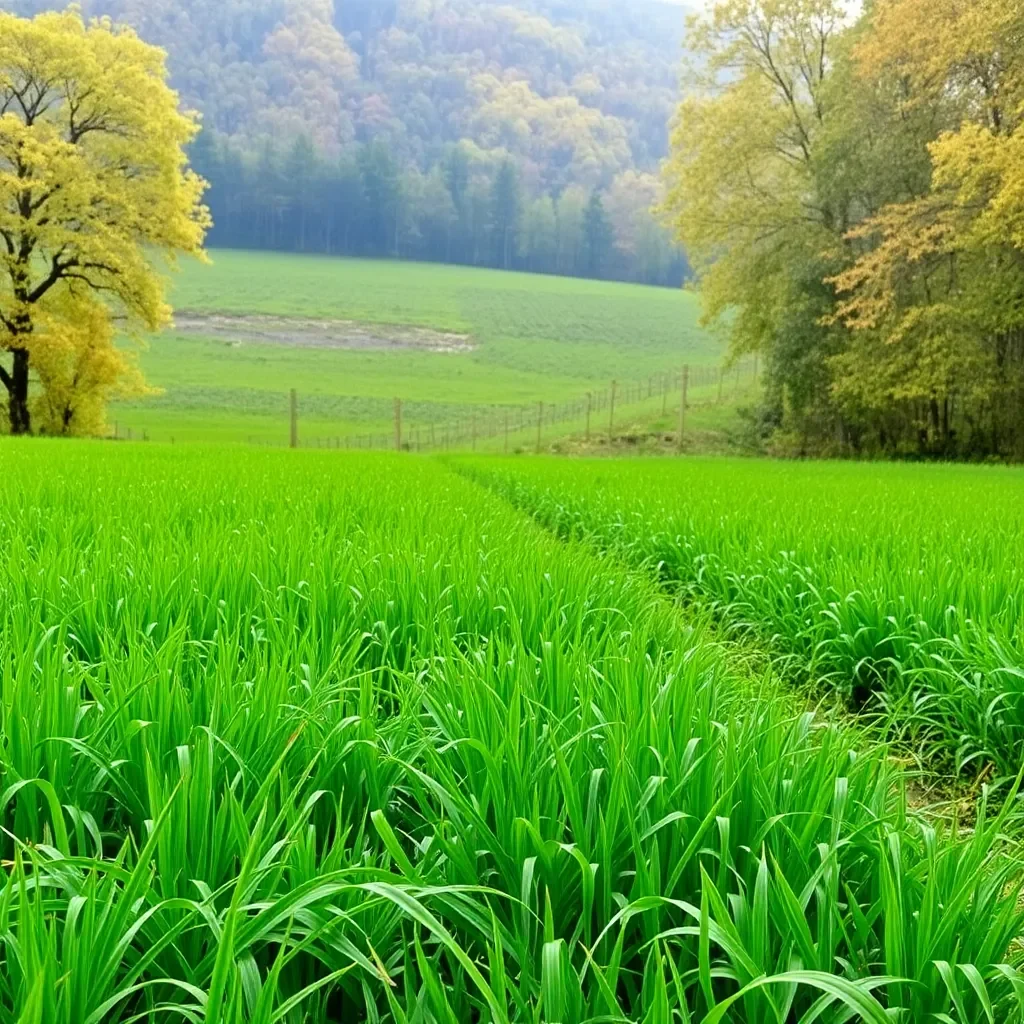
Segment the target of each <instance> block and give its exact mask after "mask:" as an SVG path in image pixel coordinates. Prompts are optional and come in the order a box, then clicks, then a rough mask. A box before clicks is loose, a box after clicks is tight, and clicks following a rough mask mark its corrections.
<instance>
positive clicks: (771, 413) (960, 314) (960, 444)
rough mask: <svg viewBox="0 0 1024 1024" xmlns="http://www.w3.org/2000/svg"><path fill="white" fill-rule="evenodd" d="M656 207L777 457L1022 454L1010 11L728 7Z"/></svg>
mask: <svg viewBox="0 0 1024 1024" xmlns="http://www.w3.org/2000/svg"><path fill="white" fill-rule="evenodd" d="M690 45H691V51H692V69H691V72H690V75H689V79H688V87H689V88H688V93H687V95H686V97H685V98H684V100H683V103H682V106H681V109H680V112H679V116H678V119H677V128H676V131H675V135H674V138H673V156H672V159H671V162H670V165H669V169H668V181H669V186H670V194H669V200H668V203H667V207H668V209H669V210H670V212H671V214H672V216H673V218H674V222H675V225H676V229H677V233H678V235H679V237H680V238H681V239H682V240H683V241H684V242H685V244H686V245H687V247H688V250H689V252H690V254H691V256H692V258H693V259H694V261H695V263H696V265H697V267H698V269H699V273H700V276H701V279H702V282H703V290H704V294H705V299H706V313H707V319H708V321H709V322H711V323H714V324H717V325H718V326H719V327H720V329H721V330H722V331H723V332H724V333H725V334H726V335H727V337H728V338H729V341H730V344H731V345H732V348H733V351H734V352H751V351H755V352H762V353H764V354H765V356H766V357H767V363H768V399H767V402H766V405H765V408H764V409H763V410H762V425H763V427H764V429H765V431H766V432H768V433H773V435H774V438H775V440H776V442H777V443H778V444H779V445H780V447H781V448H783V449H784V450H799V451H808V450H815V451H827V450H851V449H852V450H854V451H875V450H883V451H891V452H900V453H906V454H925V455H943V456H945V455H972V454H973V455H979V456H980V455H987V454H998V455H1017V456H1019V455H1021V454H1024V401H1022V399H1024V275H1022V270H1024V233H1022V231H1021V228H1022V225H1024V173H1022V171H1021V168H1022V167H1024V163H1022V162H1021V159H1020V157H1021V155H1022V153H1024V149H1022V145H1024V144H1022V141H1021V140H1022V137H1024V136H1022V122H1024V13H1022V11H1021V9H1020V7H1019V5H1014V4H1005V3H1002V2H1000V0H969V2H968V0H876V2H875V3H873V4H871V5H868V7H867V8H866V10H865V12H864V13H863V14H862V15H861V16H859V17H858V18H856V19H853V18H851V17H850V15H849V13H848V8H847V7H846V5H845V4H842V3H839V2H838V0H724V2H721V3H719V4H718V5H717V6H716V7H715V9H714V10H713V12H712V13H710V14H708V15H707V16H703V17H699V18H696V19H694V22H693V26H692V32H691V37H690Z"/></svg>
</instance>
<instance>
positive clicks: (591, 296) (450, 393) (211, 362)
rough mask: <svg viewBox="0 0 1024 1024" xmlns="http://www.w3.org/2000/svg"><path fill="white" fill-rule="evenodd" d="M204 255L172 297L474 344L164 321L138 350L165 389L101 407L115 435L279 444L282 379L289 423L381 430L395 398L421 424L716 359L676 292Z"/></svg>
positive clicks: (186, 303) (691, 308)
mask: <svg viewBox="0 0 1024 1024" xmlns="http://www.w3.org/2000/svg"><path fill="white" fill-rule="evenodd" d="M211 256H212V264H211V265H204V264H199V263H195V262H186V263H184V264H183V265H182V267H181V270H180V273H179V274H177V275H176V276H175V277H174V278H173V286H172V292H171V300H172V303H173V305H174V306H175V308H177V309H179V310H183V311H189V312H206V313H225V314H232V315H271V316H285V317H288V316H292V317H301V318H304V319H325V320H354V321H358V322H360V323H369V324H374V323H378V324H388V325H416V326H424V327H430V328H433V329H436V330H439V331H445V332H455V333H463V334H467V335H469V336H470V338H471V339H472V343H473V344H474V346H475V348H474V350H473V351H472V352H468V353H432V352H424V351H414V350H410V349H405V348H398V349H389V350H339V349H318V348H303V347H297V346H289V345H278V344H252V343H245V344H239V345H235V344H229V343H226V342H225V341H224V340H216V339H204V338H202V337H195V336H189V337H182V336H180V335H176V334H175V333H174V332H173V331H169V332H168V333H167V334H165V335H164V336H161V337H157V338H155V339H152V340H151V342H150V343H149V345H148V349H147V350H146V351H145V352H143V354H142V356H141V361H142V366H143V368H144V370H145V372H146V376H147V378H148V379H149V381H150V382H151V383H152V384H154V385H156V386H158V387H160V388H162V389H164V392H165V393H164V394H163V395H161V396H158V397H154V398H149V399H146V400H144V401H136V402H131V403H121V404H120V405H118V406H117V407H116V408H115V409H114V410H113V411H112V413H111V417H110V419H111V422H112V424H113V423H114V422H116V423H117V427H118V430H119V432H120V433H122V434H124V433H126V432H127V431H128V430H131V431H132V434H133V436H141V435H142V434H143V433H145V434H146V435H147V436H149V437H150V438H154V439H157V440H168V439H169V438H171V437H175V438H176V439H178V440H224V441H230V440H245V439H246V438H250V437H251V438H256V439H260V440H264V441H275V442H278V443H280V442H281V441H283V440H284V439H285V438H286V437H287V429H288V428H287V398H286V395H287V392H288V391H289V389H291V388H295V389H297V390H298V392H299V394H300V398H301V408H302V420H303V432H304V433H305V434H307V435H309V436H342V437H344V436H346V435H353V434H363V433H367V432H380V431H387V430H389V429H390V426H391V416H392V404H393V400H394V398H396V397H398V398H401V399H402V400H403V401H404V402H406V403H408V404H410V405H411V406H412V408H413V411H412V415H411V417H410V423H412V422H417V421H418V422H421V423H428V422H431V421H440V420H441V419H447V418H449V412H450V411H451V407H454V408H455V410H456V411H457V410H459V409H461V408H463V407H466V406H518V405H532V404H534V403H536V402H538V401H543V402H549V403H555V402H562V401H565V400H567V399H570V398H575V397H577V396H579V395H582V394H584V393H585V392H586V391H588V390H591V389H594V388H596V387H607V386H608V384H609V382H610V381H611V380H613V379H618V380H620V381H634V380H640V379H646V378H647V377H649V376H650V375H655V374H660V373H662V372H664V371H667V370H671V369H678V368H679V366H681V365H682V364H683V363H684V362H689V363H690V364H692V365H693V366H709V365H717V364H718V362H719V361H720V358H721V350H720V348H719V345H718V343H717V341H716V340H715V339H714V338H712V337H711V336H710V335H709V334H708V333H707V332H706V331H705V330H703V329H702V328H701V327H700V326H699V325H698V323H697V320H698V317H699V302H698V299H697V298H696V296H694V295H692V294H690V293H686V292H677V291H672V290H668V289H659V288H649V287H644V286H640V285H628V284H618V283H608V282H596V281H587V280H578V279H572V278H559V277H544V276H540V275H530V274H516V273H505V272H502V271H494V270H482V269H474V268H464V267H450V266H437V265H433V264H418V263H395V262H385V261H362V260H339V259H330V258H326V257H304V256H295V255H275V254H268V253H244V252H231V251H215V252H213V253H212V254H211ZM417 406H419V408H417Z"/></svg>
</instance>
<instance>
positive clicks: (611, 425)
mask: <svg viewBox="0 0 1024 1024" xmlns="http://www.w3.org/2000/svg"><path fill="white" fill-rule="evenodd" d="M618 386H619V384H618V381H614V380H613V381H612V389H611V397H610V398H609V401H608V443H609V444H611V443H612V439H613V438H614V437H615V389H616V388H617V387H618Z"/></svg>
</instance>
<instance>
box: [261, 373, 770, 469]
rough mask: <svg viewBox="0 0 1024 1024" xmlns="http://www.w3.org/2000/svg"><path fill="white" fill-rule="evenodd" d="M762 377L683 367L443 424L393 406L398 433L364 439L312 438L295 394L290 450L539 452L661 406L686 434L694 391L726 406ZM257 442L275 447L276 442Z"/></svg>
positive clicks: (486, 408) (473, 411) (480, 408)
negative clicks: (642, 407)
mask: <svg viewBox="0 0 1024 1024" xmlns="http://www.w3.org/2000/svg"><path fill="white" fill-rule="evenodd" d="M756 379H757V362H756V361H749V362H741V363H736V364H733V365H731V366H729V367H716V366H697V367H689V366H683V367H681V368H680V369H679V370H674V371H667V372H663V373H658V374H652V375H650V376H648V377H645V378H642V379H638V380H631V381H625V382H620V381H612V382H611V383H610V384H609V385H608V386H607V387H606V388H604V389H601V390H592V391H588V392H586V393H585V394H581V395H577V396H575V397H574V398H569V399H567V400H565V401H562V402H536V403H532V404H529V405H501V404H497V405H467V406H465V408H464V411H463V412H461V414H459V415H457V416H455V417H454V418H452V419H449V420H445V421H443V422H435V421H434V420H433V419H432V420H431V421H430V422H412V421H409V420H408V418H407V417H405V416H404V409H405V405H404V403H403V402H402V400H401V399H400V398H396V399H395V400H394V417H393V425H392V429H391V430H388V431H377V432H371V433H365V434H337V435H334V436H331V435H315V436H306V435H304V434H303V432H302V430H301V429H300V427H301V423H300V412H301V403H300V399H299V395H298V393H297V392H296V391H292V392H291V393H290V400H289V408H290V422H289V436H288V444H289V445H290V447H292V448H329V449H330V448H333V449H355V450H363V451H367V450H377V451H381V450H388V449H392V450H398V451H413V452H430V451H433V452H436V451H451V450H456V449H458V450H465V449H471V450H475V449H476V448H477V447H480V446H487V447H488V449H491V450H493V449H494V448H495V447H499V448H503V449H504V450H505V451H511V450H512V449H513V447H514V448H515V449H516V450H522V448H523V447H524V446H527V445H529V444H531V443H533V444H534V446H535V447H536V448H537V450H540V448H541V447H542V444H543V440H544V435H545V432H546V431H547V432H550V430H551V429H552V428H554V427H564V426H566V425H568V424H575V425H577V426H578V428H579V431H580V433H582V434H583V436H584V437H585V439H587V440H590V439H592V438H596V437H600V436H606V437H608V438H609V439H611V438H613V437H614V436H615V430H616V425H617V417H618V415H619V414H621V412H622V411H623V410H625V409H629V408H631V407H635V406H636V405H638V404H641V403H647V404H649V405H653V407H654V409H655V410H656V408H657V401H658V400H659V399H660V401H661V412H662V415H667V414H668V413H669V412H674V413H679V414H681V415H680V426H679V436H680V440H681V437H682V431H683V429H684V427H683V423H684V419H685V413H686V408H687V407H688V405H689V402H690V400H691V399H692V398H694V397H695V395H694V393H695V392H703V393H704V394H703V396H702V397H703V398H704V399H706V400H710V401H712V402H715V401H717V402H719V403H721V402H723V401H724V400H725V398H726V396H727V395H730V394H734V393H736V392H737V391H738V390H739V389H740V388H741V386H742V385H743V382H744V381H746V382H747V383H753V382H755V381H756ZM253 443H261V444H270V445H273V444H274V442H272V441H260V442H253Z"/></svg>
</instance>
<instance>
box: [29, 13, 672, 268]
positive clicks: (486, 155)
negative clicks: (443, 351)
mask: <svg viewBox="0 0 1024 1024" xmlns="http://www.w3.org/2000/svg"><path fill="white" fill-rule="evenodd" d="M58 5H59V3H57V4H55V2H54V0H14V2H13V7H14V9H15V11H16V12H17V13H22V14H32V13H36V12H37V11H39V10H43V9H47V8H51V7H54V6H58ZM82 7H83V9H84V11H85V13H86V14H88V15H104V14H108V15H110V16H112V17H113V18H114V19H115V20H118V21H123V22H127V23H129V24H131V25H133V26H134V27H135V28H136V29H137V30H138V31H139V32H140V34H141V35H142V36H143V37H144V38H146V39H147V40H150V41H153V42H156V43H159V44H161V45H163V46H164V47H166V49H167V50H168V52H169V54H170V66H171V71H172V75H173V80H174V84H175V86H176V87H177V88H178V89H179V90H180V92H181V94H182V97H183V100H184V102H185V103H187V104H189V105H191V106H194V107H196V108H197V109H199V110H201V111H202V113H203V115H204V123H205V125H206V133H205V138H204V139H203V140H202V142H201V144H200V145H199V146H198V147H197V151H196V154H195V159H196V163H197V165H198V166H199V169H200V170H201V171H202V172H203V173H205V174H206V175H207V176H208V177H209V178H210V179H211V181H212V182H213V184H214V190H213V194H212V196H211V205H212V206H213V209H214V213H215V216H216V219H217V223H218V227H217V229H216V230H215V233H214V236H213V241H214V242H215V243H217V242H218V241H219V242H221V243H230V244H245V245H267V246H274V247H292V246H294V247H296V248H306V249H310V248H312V249H338V250H340V251H356V252H361V253H365V254H374V253H379V254H386V255H405V256H414V257H424V258H445V259H455V260H460V261H465V262H474V263H491V264H496V265H502V266H504V265H508V266H518V267H524V268H527V269H535V270H545V271H560V272H565V273H587V274H597V275H602V276H624V277H636V278H638V279H642V280H651V281H667V280H669V279H672V278H674V277H676V276H678V273H679V270H680V262H679V260H678V258H677V254H676V253H675V252H674V250H673V249H672V247H671V246H670V244H669V241H668V238H667V236H666V235H665V234H664V233H663V232H661V231H660V230H659V229H658V228H657V226H656V225H655V223H654V222H653V220H651V218H650V217H649V215H648V208H649V207H650V205H651V204H652V203H653V202H654V201H656V200H657V198H658V190H659V185H658V182H657V179H656V178H655V177H654V174H655V172H656V171H657V167H658V164H659V162H660V161H661V160H662V159H663V158H664V156H665V155H666V151H667V134H668V132H667V129H668V124H669V121H670V119H671V117H672V113H673V109H674V106H675V103H676V100H677V94H678V88H677V82H678V72H679V61H680V55H681V43H682V37H683V30H684V27H685V25H684V20H685V19H684V10H683V8H682V7H680V6H679V5H673V4H669V3H659V2H654V0H629V2H628V3H625V2H622V0H84V2H83V3H82ZM299 185H301V186H302V188H303V189H304V195H302V196H300V195H298V194H297V192H296V189H297V186H299ZM595 199H596V200H597V202H596V203H595V202H594V200H595ZM311 203H312V205H313V206H315V209H316V213H317V215H316V216H313V215H312V214H313V211H312V210H306V209H305V208H304V207H306V206H308V205H310V204H311ZM368 203H369V204H373V205H374V207H375V208H374V209H373V210H371V211H369V212H368V213H367V212H365V211H363V212H361V211H360V207H365V206H366V205H367V204H368ZM327 207H329V208H330V209H329V210H328V211H327V212H328V215H327V216H324V211H325V209H326V208H327ZM335 207H337V209H336V210H335ZM588 225H589V227H588Z"/></svg>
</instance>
